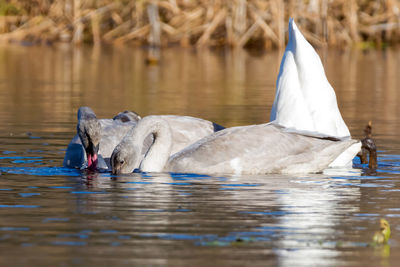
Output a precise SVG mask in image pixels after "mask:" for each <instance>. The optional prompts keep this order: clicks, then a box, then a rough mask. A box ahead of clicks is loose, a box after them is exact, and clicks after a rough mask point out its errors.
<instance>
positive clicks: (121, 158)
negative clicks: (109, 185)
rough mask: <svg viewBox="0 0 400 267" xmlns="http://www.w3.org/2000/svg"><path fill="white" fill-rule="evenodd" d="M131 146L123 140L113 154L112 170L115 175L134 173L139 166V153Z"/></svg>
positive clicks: (111, 160) (111, 159)
mask: <svg viewBox="0 0 400 267" xmlns="http://www.w3.org/2000/svg"><path fill="white" fill-rule="evenodd" d="M130 148H131V146H130V145H129V144H126V142H124V141H122V142H121V143H120V144H118V145H117V146H116V147H115V149H114V151H113V153H112V154H111V158H110V163H111V172H112V174H114V175H118V174H122V173H132V172H133V170H134V169H135V168H137V167H138V166H139V156H140V155H139V153H138V151H137V150H135V149H130Z"/></svg>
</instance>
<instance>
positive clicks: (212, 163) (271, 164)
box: [112, 117, 361, 174]
mask: <svg viewBox="0 0 400 267" xmlns="http://www.w3.org/2000/svg"><path fill="white" fill-rule="evenodd" d="M171 129H172V128H171V127H170V126H169V124H168V123H167V122H166V121H165V120H163V119H161V118H154V117H145V118H143V119H142V120H141V121H140V122H139V123H138V125H137V126H136V127H135V128H134V129H133V131H132V137H133V138H131V139H130V140H131V143H130V144H129V145H128V144H126V145H124V146H118V147H117V148H116V150H115V151H114V152H113V157H114V158H115V162H119V163H121V164H114V165H113V162H114V161H112V168H113V173H115V174H118V173H126V172H130V171H132V168H133V167H134V168H137V167H136V166H139V169H140V170H141V171H145V172H160V171H168V172H181V173H201V174H266V173H288V174H292V173H314V172H321V171H322V170H324V169H326V168H328V166H329V164H330V163H332V162H334V161H335V159H336V158H337V157H338V156H339V155H340V154H342V152H344V151H345V150H347V149H348V148H349V147H351V146H353V145H355V146H361V144H360V142H359V141H356V140H351V139H347V140H337V139H335V140H330V139H326V138H324V137H311V136H306V135H303V134H299V133H294V132H290V131H287V129H285V128H284V127H282V126H279V125H276V124H274V123H266V124H260V125H249V126H239V127H233V128H228V129H224V130H221V131H218V132H215V133H213V134H211V135H208V136H206V137H204V138H202V139H201V140H199V141H197V142H195V143H194V144H192V145H190V146H188V147H186V148H184V149H183V150H181V151H179V152H178V153H175V154H173V155H172V156H170V154H171V153H170V152H171V144H172V140H171V137H172V134H171ZM150 133H152V134H154V135H155V140H154V143H153V145H152V146H151V147H150V149H149V151H148V152H147V154H146V156H145V157H144V158H141V157H140V155H139V153H138V151H141V147H142V146H143V140H144V138H145V136H147V135H148V134H150ZM351 159H352V158H351ZM351 159H350V160H351ZM123 164H128V165H131V167H130V168H124V167H121V165H123Z"/></svg>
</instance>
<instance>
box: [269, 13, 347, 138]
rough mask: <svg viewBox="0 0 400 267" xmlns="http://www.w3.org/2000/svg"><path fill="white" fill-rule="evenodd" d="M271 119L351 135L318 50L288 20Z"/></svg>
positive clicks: (288, 125)
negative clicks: (287, 38)
mask: <svg viewBox="0 0 400 267" xmlns="http://www.w3.org/2000/svg"><path fill="white" fill-rule="evenodd" d="M288 31H289V41H288V44H287V46H286V50H285V52H284V54H283V57H282V61H281V65H280V69H279V75H278V78H277V81H276V92H275V99H274V103H273V106H272V110H271V114H270V121H273V122H274V123H276V124H279V125H281V126H284V127H286V128H293V129H295V130H296V131H305V132H308V133H317V134H322V135H326V136H332V137H337V138H350V137H351V136H350V132H349V129H348V128H347V126H346V124H345V122H344V120H343V118H342V116H341V114H340V111H339V108H338V105H337V102H336V94H335V91H334V89H333V88H332V86H331V85H330V83H329V81H328V79H327V78H326V75H325V71H324V67H323V65H322V62H321V59H320V57H319V56H318V54H317V52H316V51H315V50H314V48H313V47H312V46H311V44H310V43H309V42H307V40H306V39H305V38H304V36H303V35H302V34H301V32H300V30H299V29H298V28H297V26H296V23H295V22H294V20H293V18H291V19H290V20H289V28H288Z"/></svg>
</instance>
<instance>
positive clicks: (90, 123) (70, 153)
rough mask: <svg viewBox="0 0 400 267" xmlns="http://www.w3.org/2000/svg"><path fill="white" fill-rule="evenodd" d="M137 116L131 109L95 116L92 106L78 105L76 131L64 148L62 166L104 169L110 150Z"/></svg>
mask: <svg viewBox="0 0 400 267" xmlns="http://www.w3.org/2000/svg"><path fill="white" fill-rule="evenodd" d="M139 119H140V116H139V115H138V114H136V113H134V112H131V111H124V112H121V113H119V114H118V115H117V116H115V117H114V118H113V119H97V117H96V114H95V113H94V111H93V110H92V109H91V108H89V107H80V108H79V110H78V124H77V134H76V135H75V136H74V137H73V138H72V140H71V142H70V143H69V145H68V148H67V151H66V152H65V156H64V162H63V165H64V167H69V168H84V167H88V168H99V169H107V168H108V165H109V163H108V160H109V158H110V156H111V153H112V151H113V150H114V148H115V147H116V146H117V145H118V144H119V143H120V141H121V140H122V138H123V137H124V136H125V135H126V133H127V132H128V131H129V130H130V129H131V128H132V127H133V126H136V123H137V121H138V120H139Z"/></svg>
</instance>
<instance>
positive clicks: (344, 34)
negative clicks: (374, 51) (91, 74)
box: [0, 0, 400, 48]
mask: <svg viewBox="0 0 400 267" xmlns="http://www.w3.org/2000/svg"><path fill="white" fill-rule="evenodd" d="M289 17H294V18H295V20H296V22H297V23H298V25H299V27H300V28H301V29H302V32H303V33H304V35H305V36H306V38H307V39H308V40H310V42H311V43H313V44H314V45H317V46H321V45H326V44H327V45H330V46H337V47H349V46H354V45H362V46H383V45H388V44H396V43H399V42H400V1H398V0H381V1H371V0H285V1H283V0H136V1H134V0H114V1H113V0H97V1H96V0H57V1H56V0H36V1H24V0H0V40H2V41H6V42H10V41H14V42H20V41H24V42H26V41H28V42H34V43H35V42H39V43H43V42H45V43H52V42H73V43H75V44H80V43H82V42H92V43H94V44H100V43H113V44H125V43H138V44H148V45H151V46H154V47H163V46H167V45H170V44H180V45H182V46H189V45H191V46H196V47H204V46H224V45H226V46H234V47H244V46H258V47H260V46H261V47H265V48H280V47H283V46H284V44H285V30H286V25H287V21H288V18H289Z"/></svg>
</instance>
